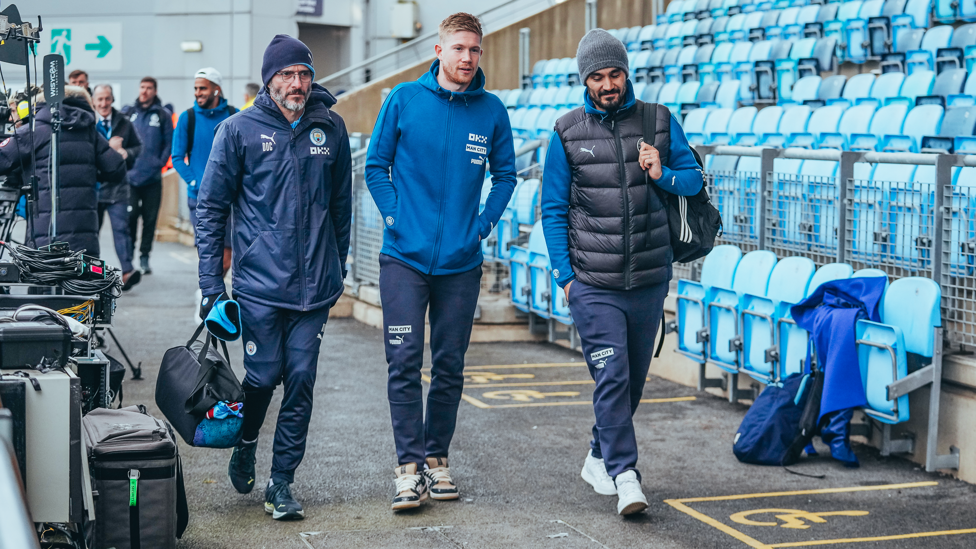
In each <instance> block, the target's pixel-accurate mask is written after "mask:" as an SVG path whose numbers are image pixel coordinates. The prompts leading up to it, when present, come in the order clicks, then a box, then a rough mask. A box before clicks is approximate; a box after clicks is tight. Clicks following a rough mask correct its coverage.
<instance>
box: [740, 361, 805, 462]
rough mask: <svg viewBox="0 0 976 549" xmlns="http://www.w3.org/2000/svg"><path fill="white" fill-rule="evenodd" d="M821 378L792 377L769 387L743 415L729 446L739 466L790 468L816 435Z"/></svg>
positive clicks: (803, 375) (801, 375)
mask: <svg viewBox="0 0 976 549" xmlns="http://www.w3.org/2000/svg"><path fill="white" fill-rule="evenodd" d="M822 394H823V374H822V373H820V372H819V371H817V370H814V371H813V372H812V373H810V374H793V375H791V376H789V377H787V378H785V379H783V380H782V381H781V382H779V383H771V384H769V385H768V386H766V388H765V389H764V390H763V392H762V393H760V394H759V396H758V397H756V400H755V402H753V404H752V407H750V408H749V411H748V412H746V417H744V418H743V419H742V423H741V424H740V425H739V429H738V430H737V431H736V433H735V439H734V440H733V442H732V453H734V454H735V457H736V458H737V459H738V460H739V461H741V462H742V463H751V464H754V465H792V464H794V463H796V462H797V461H798V460H799V459H800V454H801V453H802V452H803V449H804V448H805V447H806V445H807V444H808V443H809V442H810V439H812V438H813V436H814V435H815V434H816V431H817V428H818V424H817V421H818V416H819V415H820V397H821V395H822Z"/></svg>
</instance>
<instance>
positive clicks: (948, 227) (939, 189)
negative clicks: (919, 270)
mask: <svg viewBox="0 0 976 549" xmlns="http://www.w3.org/2000/svg"><path fill="white" fill-rule="evenodd" d="M958 165H960V158H959V157H958V156H956V155H943V154H940V155H939V156H938V157H937V158H936V159H935V197H934V198H935V201H934V202H935V203H934V204H932V218H933V219H932V225H933V227H932V280H934V281H935V283H936V284H938V285H940V286H945V285H947V284H948V282H949V281H948V280H943V279H942V275H943V272H942V269H943V265H945V263H946V260H947V259H948V257H943V255H944V254H945V252H946V251H947V248H948V246H946V243H947V242H950V240H951V238H952V221H951V218H952V212H951V211H950V212H946V209H945V206H946V200H947V199H948V201H949V204H950V205H951V204H952V167H953V166H958ZM946 217H949V218H950V221H949V222H948V223H946V221H945V219H946ZM949 251H951V250H949Z"/></svg>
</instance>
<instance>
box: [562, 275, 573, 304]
mask: <svg viewBox="0 0 976 549" xmlns="http://www.w3.org/2000/svg"><path fill="white" fill-rule="evenodd" d="M572 285H573V281H572V280H570V281H569V284H567V285H566V286H565V287H563V292H564V293H565V294H566V303H569V288H570V286H572Z"/></svg>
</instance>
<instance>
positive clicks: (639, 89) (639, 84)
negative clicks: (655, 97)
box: [634, 82, 647, 97]
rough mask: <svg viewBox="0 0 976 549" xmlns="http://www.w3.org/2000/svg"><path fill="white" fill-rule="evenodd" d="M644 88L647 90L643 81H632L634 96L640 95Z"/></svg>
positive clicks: (642, 93)
mask: <svg viewBox="0 0 976 549" xmlns="http://www.w3.org/2000/svg"><path fill="white" fill-rule="evenodd" d="M645 90H647V84H646V83H645V82H634V97H641V96H642V95H644V91H645Z"/></svg>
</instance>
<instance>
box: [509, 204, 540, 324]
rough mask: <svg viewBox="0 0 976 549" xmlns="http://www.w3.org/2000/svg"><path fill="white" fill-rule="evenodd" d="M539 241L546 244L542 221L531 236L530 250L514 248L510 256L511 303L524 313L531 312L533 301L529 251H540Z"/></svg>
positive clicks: (533, 229) (520, 247) (521, 247)
mask: <svg viewBox="0 0 976 549" xmlns="http://www.w3.org/2000/svg"><path fill="white" fill-rule="evenodd" d="M539 239H542V241H543V242H545V236H544V235H543V234H542V222H541V221H539V222H538V223H536V225H535V226H534V227H533V228H532V234H531V235H529V246H528V248H526V247H523V246H512V247H511V253H510V256H509V279H510V282H511V301H512V305H514V306H515V308H516V309H518V310H520V311H522V312H523V313H527V312H529V302H530V300H531V299H532V283H531V281H530V280H529V249H538V242H536V241H537V240H539ZM543 246H545V244H543Z"/></svg>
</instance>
